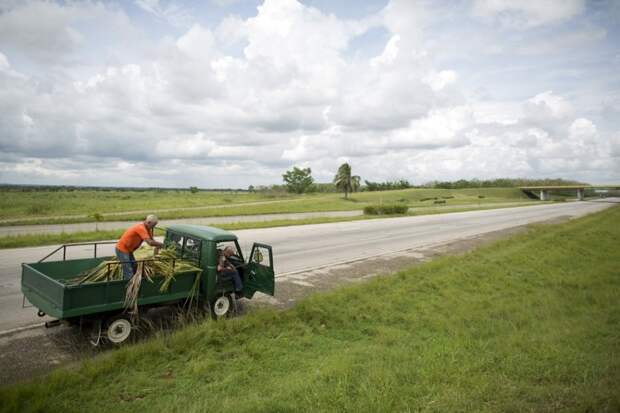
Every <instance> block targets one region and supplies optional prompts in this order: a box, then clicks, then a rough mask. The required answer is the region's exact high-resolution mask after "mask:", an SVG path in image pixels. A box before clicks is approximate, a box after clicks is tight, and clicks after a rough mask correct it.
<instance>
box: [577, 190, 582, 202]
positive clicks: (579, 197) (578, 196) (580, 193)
mask: <svg viewBox="0 0 620 413" xmlns="http://www.w3.org/2000/svg"><path fill="white" fill-rule="evenodd" d="M577 199H578V200H579V201H583V188H580V189H578V190H577Z"/></svg>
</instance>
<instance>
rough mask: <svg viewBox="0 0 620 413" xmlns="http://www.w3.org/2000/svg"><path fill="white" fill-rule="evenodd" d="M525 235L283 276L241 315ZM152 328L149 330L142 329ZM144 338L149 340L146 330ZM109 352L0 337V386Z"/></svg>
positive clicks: (56, 337)
mask: <svg viewBox="0 0 620 413" xmlns="http://www.w3.org/2000/svg"><path fill="white" fill-rule="evenodd" d="M567 219H568V217H560V218H556V219H553V220H550V221H547V222H545V223H559V222H563V221H566V220H567ZM526 230H527V226H520V227H515V228H510V229H507V230H502V231H496V232H490V233H487V234H483V235H479V236H476V237H472V238H467V239H462V240H458V241H453V242H450V243H447V244H441V245H436V246H432V247H427V248H419V249H411V250H405V251H399V252H395V253H393V254H387V255H382V256H379V257H375V258H369V259H365V260H360V261H356V262H352V263H347V264H340V265H335V266H332V267H327V268H321V269H316V270H312V271H307V272H300V273H293V274H286V275H283V276H280V277H277V279H276V284H277V287H276V296H275V297H269V296H266V295H262V294H257V296H256V297H255V298H254V299H253V300H251V301H248V300H241V301H240V302H239V310H240V312H241V313H245V312H247V311H251V310H252V309H253V308H257V307H264V306H275V307H278V308H289V307H291V306H293V305H294V304H295V303H296V302H297V301H299V300H300V299H302V298H304V297H306V296H308V295H309V294H311V293H315V292H320V291H327V290H331V289H333V288H335V287H338V286H341V285H346V284H348V283H357V282H363V281H364V280H366V279H368V278H372V277H375V276H377V275H381V274H390V273H393V272H397V271H400V270H402V269H405V268H408V267H411V266H414V265H419V264H421V263H424V262H428V261H430V260H432V259H434V258H436V257H440V256H444V255H457V254H463V253H465V252H468V251H471V250H473V249H474V248H476V247H479V246H481V245H483V244H487V243H489V242H493V241H497V240H500V239H505V238H508V237H510V236H512V235H515V234H518V233H522V232H525V231H526ZM150 314H151V313H149V316H150ZM147 322H148V320H147ZM152 323H153V322H152V321H151V324H152ZM165 328H168V327H165ZM152 329H153V328H152V325H151V327H150V328H147V329H146V330H152ZM145 335H146V336H148V331H147V332H146V333H145ZM108 350H109V348H107V349H106V348H103V349H95V348H92V347H91V346H90V345H89V344H88V338H87V337H86V335H85V333H83V332H80V331H79V329H77V328H75V327H66V326H60V327H56V328H53V329H46V328H44V327H40V328H36V329H32V330H25V331H21V332H19V333H15V334H12V335H8V336H2V337H0V366H2V368H0V385H7V384H12V383H17V382H20V381H25V380H29V379H32V378H34V377H37V376H40V375H42V374H45V373H47V372H49V371H51V370H53V369H55V368H57V367H58V366H61V365H68V364H71V363H74V362H77V361H80V360H84V359H88V358H91V357H93V356H95V355H96V354H98V353H100V352H102V351H108Z"/></svg>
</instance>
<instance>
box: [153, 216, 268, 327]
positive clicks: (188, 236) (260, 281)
mask: <svg viewBox="0 0 620 413" xmlns="http://www.w3.org/2000/svg"><path fill="white" fill-rule="evenodd" d="M164 245H165V246H166V247H170V246H173V247H174V248H175V249H176V250H177V253H178V254H179V255H180V256H181V257H182V258H184V259H187V260H190V261H192V262H193V263H194V264H195V265H196V266H198V267H200V268H202V271H203V272H202V276H201V280H200V284H201V285H200V290H201V291H200V295H201V296H203V297H206V299H207V300H208V302H209V303H211V305H212V307H213V311H214V312H215V315H216V316H220V315H221V314H220V313H222V312H227V311H228V308H229V307H228V306H229V305H230V304H231V303H232V301H231V300H232V298H231V294H232V293H233V291H234V288H233V284H232V280H231V279H227V278H225V277H224V276H223V275H222V274H220V273H218V271H217V263H218V258H219V254H221V251H223V250H224V249H225V248H226V247H231V248H232V249H233V251H235V253H234V255H232V256H231V257H230V258H229V261H230V262H231V263H232V264H233V265H234V266H235V268H236V269H237V271H238V272H239V275H240V277H241V280H242V281H243V290H242V292H243V297H245V298H248V299H251V298H252V297H253V296H254V294H255V293H256V292H261V293H264V294H268V295H274V289H275V279H274V269H273V253H272V249H271V246H269V245H265V244H261V243H254V244H253V245H252V249H251V250H250V254H249V255H248V257H247V258H245V257H244V256H243V251H242V249H241V247H240V246H239V241H238V239H237V236H236V235H235V234H233V233H231V232H228V231H225V230H222V229H219V228H213V227H207V226H200V225H188V224H175V225H170V226H168V227H167V228H166V235H165V238H164ZM224 310H226V311H224Z"/></svg>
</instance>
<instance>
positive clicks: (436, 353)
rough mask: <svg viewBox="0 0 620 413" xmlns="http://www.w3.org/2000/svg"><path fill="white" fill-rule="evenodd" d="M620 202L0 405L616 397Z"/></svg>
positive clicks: (562, 404) (92, 407)
mask: <svg viewBox="0 0 620 413" xmlns="http://www.w3.org/2000/svg"><path fill="white" fill-rule="evenodd" d="M618 245H620V208H618V207H615V208H613V209H609V210H606V211H604V212H602V213H598V214H596V215H591V216H588V217H585V218H581V219H579V220H574V221H570V222H568V223H565V224H561V225H556V226H536V227H533V229H532V230H531V231H529V232H528V233H527V234H524V235H519V236H515V237H513V238H511V239H508V240H505V241H500V242H498V243H495V244H493V245H490V246H487V247H484V248H480V249H478V250H475V251H473V252H470V253H468V254H465V255H463V256H457V257H445V258H441V259H438V260H436V261H433V262H431V263H428V264H424V265H421V266H418V267H415V268H412V269H409V270H406V271H402V272H399V273H397V274H394V275H391V276H384V277H380V278H377V279H374V280H372V281H369V282H366V283H363V284H359V285H355V286H349V287H346V288H341V289H338V290H336V291H334V292H331V293H326V294H317V295H315V296H312V297H310V298H308V299H306V300H304V301H302V302H300V303H299V304H298V305H297V306H296V307H295V308H293V309H291V310H287V311H276V310H271V309H265V310H260V311H255V312H253V313H251V314H248V315H247V316H244V317H240V318H236V319H231V320H227V321H224V322H217V323H216V322H204V323H201V324H198V325H193V326H190V327H188V328H185V329H183V330H180V331H177V332H176V333H174V334H171V335H164V334H161V335H159V336H157V337H155V338H153V339H151V340H149V341H147V342H144V343H141V344H138V345H134V346H129V347H126V348H123V349H120V350H117V351H111V352H108V353H107V354H102V355H100V356H98V357H96V358H95V359H93V360H89V361H86V362H83V363H81V364H80V365H76V366H74V367H72V368H61V369H58V370H56V371H54V372H53V373H51V374H50V375H48V376H46V377H44V378H41V379H37V380H35V381H33V382H32V383H28V384H22V385H16V386H12V387H8V388H3V389H0V402H1V403H0V410H2V411H6V412H17V411H19V412H56V411H66V412H74V411H75V412H78V411H79V412H81V411H97V412H100V411H101V412H107V411H109V412H115V411H124V412H143V411H152V412H184V413H190V412H202V411H210V410H217V411H223V412H227V411H229V412H253V413H254V412H289V411H290V412H293V411H295V412H297V411H352V412H359V411H373V412H375V411H386V412H388V411H389V412H392V411H434V412H451V411H472V412H481V411H483V412H487V411H488V412H512V411H535V412H546V411H575V412H588V411H591V412H602V411H618V410H619V409H620V392H618V389H619V388H620V302H619V300H618V297H620V272H619V270H618V268H620V249H619V248H618Z"/></svg>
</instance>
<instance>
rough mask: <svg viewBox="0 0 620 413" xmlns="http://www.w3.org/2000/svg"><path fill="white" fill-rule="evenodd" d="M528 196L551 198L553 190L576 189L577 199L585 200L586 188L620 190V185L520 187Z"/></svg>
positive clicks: (542, 198)
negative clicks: (550, 194) (550, 193)
mask: <svg viewBox="0 0 620 413" xmlns="http://www.w3.org/2000/svg"><path fill="white" fill-rule="evenodd" d="M519 189H520V190H522V191H523V192H524V193H525V194H526V195H527V196H528V197H530V198H535V199H540V200H541V201H548V200H549V192H551V191H575V192H576V193H577V199H578V200H579V201H583V198H584V192H585V190H586V189H593V190H594V189H607V190H620V185H547V186H522V187H519Z"/></svg>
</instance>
